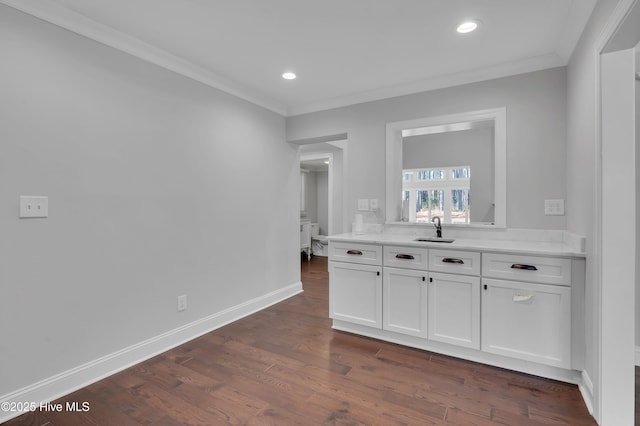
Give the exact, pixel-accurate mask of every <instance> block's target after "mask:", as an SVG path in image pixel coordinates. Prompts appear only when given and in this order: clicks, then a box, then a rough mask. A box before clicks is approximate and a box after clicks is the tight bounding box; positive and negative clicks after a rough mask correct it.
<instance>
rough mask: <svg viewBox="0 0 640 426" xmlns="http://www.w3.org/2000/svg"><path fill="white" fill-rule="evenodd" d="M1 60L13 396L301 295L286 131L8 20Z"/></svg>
mask: <svg viewBox="0 0 640 426" xmlns="http://www.w3.org/2000/svg"><path fill="white" fill-rule="evenodd" d="M0 52H2V66H0V93H1V94H2V95H1V97H0V121H1V123H0V198H1V199H2V200H3V202H2V203H0V229H1V230H2V232H1V233H2V237H1V238H0V241H1V242H0V288H1V289H2V295H1V297H0V331H1V333H0V336H1V337H0V395H5V394H7V393H11V392H14V391H16V390H18V389H20V388H22V387H25V386H28V385H30V384H33V383H35V382H37V381H40V380H43V379H46V378H49V377H51V376H53V375H55V374H58V373H60V372H63V371H65V370H67V369H70V368H73V367H76V366H78V365H81V364H83V363H87V362H90V361H93V360H95V359H97V358H100V357H102V356H105V355H107V354H111V353H113V352H115V351H118V350H121V349H123V348H125V347H128V346H130V345H133V344H137V343H139V342H141V341H144V340H145V339H149V338H151V337H154V336H157V335H160V334H162V333H165V332H167V331H169V330H173V329H176V328H178V327H181V326H183V325H185V324H188V323H191V322H193V321H197V320H199V319H202V318H205V317H208V316H210V315H213V314H215V313H218V312H221V311H223V310H225V309H227V308H230V307H233V306H237V305H239V304H242V303H244V302H246V301H247V300H250V299H253V298H256V297H259V296H263V295H265V294H268V293H271V292H273V291H276V290H279V289H282V288H283V287H285V286H288V285H291V284H295V283H296V282H298V281H299V280H300V270H299V254H298V238H299V236H298V227H297V223H298V220H299V218H298V215H297V214H296V212H297V206H298V194H299V192H298V191H299V165H298V162H297V147H292V146H291V145H290V144H288V143H286V140H287V138H286V136H285V120H284V118H283V117H281V116H278V115H277V114H274V113H272V112H269V111H267V110H265V109H262V108H260V107H256V106H254V105H252V104H249V103H247V102H245V101H242V100H239V99H237V98H234V97H233V96H230V95H227V94H224V93H222V92H220V91H217V90H214V89H211V88H209V87H206V86H203V85H201V84H199V83H196V82H194V81H192V80H189V79H186V78H184V77H181V76H178V75H176V74H174V73H172V72H170V71H166V70H164V69H160V68H158V67H156V66H153V65H150V64H148V63H146V62H143V61H140V60H138V59H135V58H133V57H131V56H129V55H127V54H124V53H121V52H119V51H116V50H114V49H111V48H107V47H105V46H103V45H101V44H98V43H95V42H93V41H90V40H88V39H85V38H82V37H79V36H77V35H75V34H73V33H71V32H68V31H65V30H62V29H60V28H58V27H55V26H52V25H50V24H46V23H43V22H42V21H40V20H38V19H35V18H33V17H29V16H27V15H24V14H22V13H20V12H17V11H15V10H14V9H11V8H9V7H6V6H4V5H0ZM19 195H47V196H49V209H50V211H49V218H48V219H37V220H33V219H32V220H25V219H22V220H21V219H18V197H19ZM180 294H187V295H188V301H189V309H188V310H187V311H185V312H180V313H179V312H177V299H176V298H177V296H178V295H180Z"/></svg>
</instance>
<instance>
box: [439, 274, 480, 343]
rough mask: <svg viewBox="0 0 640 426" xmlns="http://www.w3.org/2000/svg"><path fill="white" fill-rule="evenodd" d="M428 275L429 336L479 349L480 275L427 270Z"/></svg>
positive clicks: (444, 341)
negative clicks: (428, 271) (429, 271)
mask: <svg viewBox="0 0 640 426" xmlns="http://www.w3.org/2000/svg"><path fill="white" fill-rule="evenodd" d="M429 278H430V283H429V296H428V300H429V309H428V312H429V320H428V324H429V333H428V337H429V339H430V340H435V341H438V342H443V343H450V344H452V345H457V346H464V347H467V348H473V349H480V277H474V276H466V275H458V274H443V273H439V272H431V273H430V274H429Z"/></svg>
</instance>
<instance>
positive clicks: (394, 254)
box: [383, 246, 428, 271]
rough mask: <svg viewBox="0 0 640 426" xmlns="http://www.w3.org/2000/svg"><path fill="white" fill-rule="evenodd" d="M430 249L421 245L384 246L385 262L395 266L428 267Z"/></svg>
mask: <svg viewBox="0 0 640 426" xmlns="http://www.w3.org/2000/svg"><path fill="white" fill-rule="evenodd" d="M427 254H428V249H426V248H421V247H403V246H384V249H383V257H384V260H383V264H384V266H393V267H395V268H406V269H420V270H425V271H426V269H427Z"/></svg>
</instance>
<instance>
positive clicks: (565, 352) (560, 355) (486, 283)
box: [482, 278, 571, 368]
mask: <svg viewBox="0 0 640 426" xmlns="http://www.w3.org/2000/svg"><path fill="white" fill-rule="evenodd" d="M482 288H483V290H482V350H483V351H485V352H490V353H494V354H499V355H505V356H509V357H513V358H520V359H524V360H528V361H533V362H538V363H541V364H547V365H552V366H555V367H562V368H570V366H571V365H570V364H571V288H570V287H566V286H556V285H545V284H533V283H524V282H516V281H506V280H493V279H487V278H483V279H482Z"/></svg>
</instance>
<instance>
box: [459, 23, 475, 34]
mask: <svg viewBox="0 0 640 426" xmlns="http://www.w3.org/2000/svg"><path fill="white" fill-rule="evenodd" d="M478 24H479V21H473V20H470V21H464V22H463V23H461V24H460V25H458V27H457V28H456V31H458V32H459V33H460V34H466V33H470V32H471V31H474V30H476V29H477V28H478Z"/></svg>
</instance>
